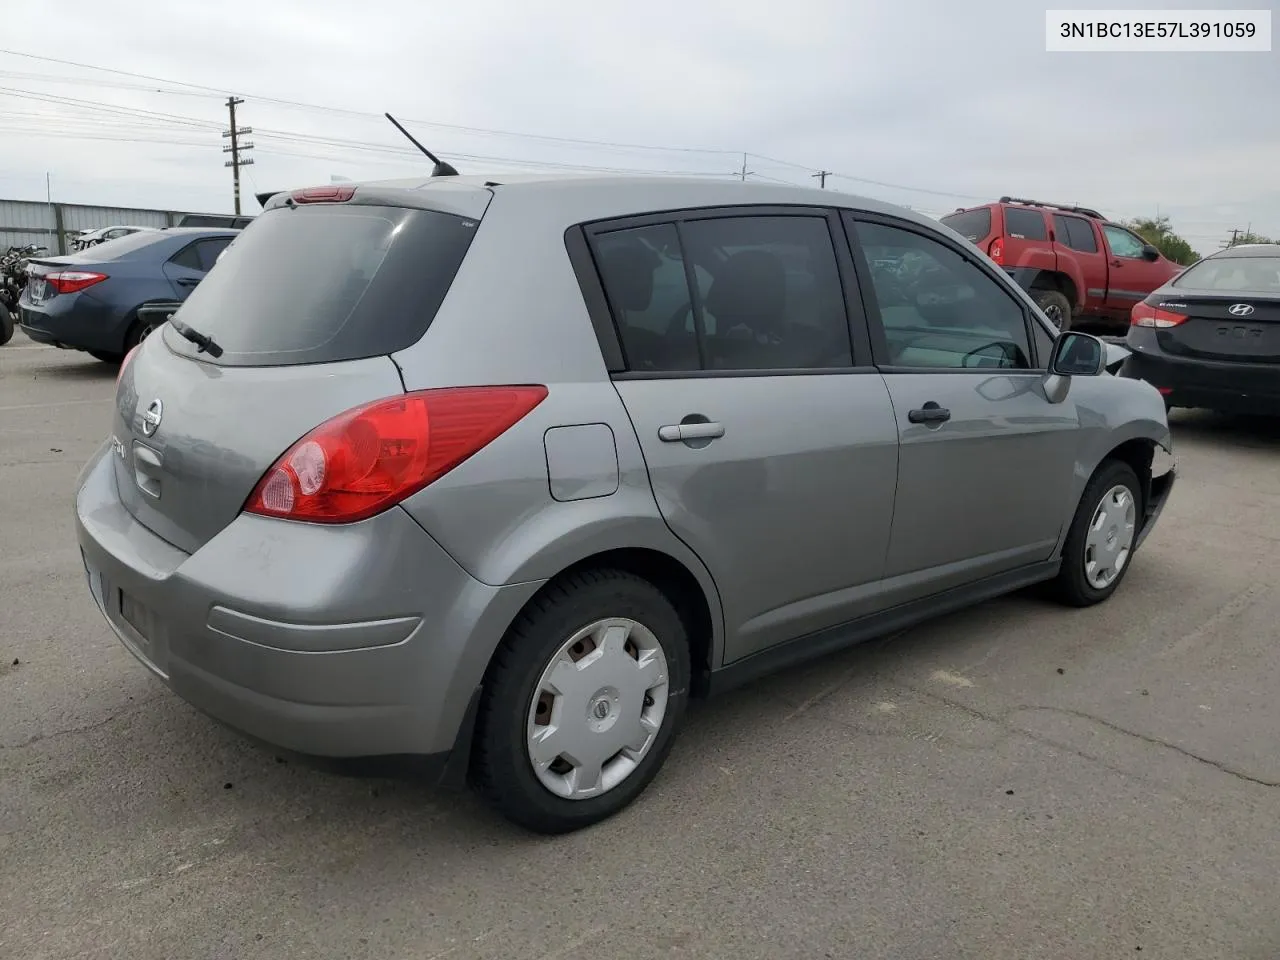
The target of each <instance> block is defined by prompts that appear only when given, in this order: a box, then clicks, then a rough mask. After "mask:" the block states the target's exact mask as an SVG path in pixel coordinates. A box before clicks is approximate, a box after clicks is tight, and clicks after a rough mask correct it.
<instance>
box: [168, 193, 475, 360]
mask: <svg viewBox="0 0 1280 960" xmlns="http://www.w3.org/2000/svg"><path fill="white" fill-rule="evenodd" d="M476 227H477V224H476V222H475V221H474V220H465V219H463V218H461V217H455V216H452V215H449V214H444V213H434V212H429V211H425V210H404V209H400V208H397V207H373V206H362V205H356V204H352V205H349V206H340V205H329V204H326V205H324V206H317V207H307V206H302V207H295V208H288V207H280V208H276V209H273V210H271V211H269V212H267V213H264V214H262V215H261V216H259V217H258V218H256V219H255V220H254V222H253V225H252V226H251V227H249V228H248V229H246V230H245V231H244V232H243V233H241V234H240V235H239V236H238V237H237V238H236V242H235V243H234V244H232V245H231V246H228V247H227V248H226V256H224V257H223V258H222V260H221V263H220V264H219V269H217V270H215V271H213V272H212V273H210V274H209V275H208V277H206V278H205V279H204V281H202V282H201V284H200V285H199V286H198V287H196V289H195V290H194V291H193V292H192V294H191V296H190V297H189V298H188V299H187V301H186V303H185V304H184V305H183V308H182V316H181V319H182V320H183V321H185V322H186V323H187V324H189V325H190V326H192V327H193V328H195V329H196V330H199V331H200V332H201V333H203V334H206V335H208V336H210V337H212V338H213V339H214V340H215V341H216V342H217V344H218V345H219V346H220V347H222V349H223V351H224V352H223V354H222V356H221V357H219V358H218V359H217V360H216V361H213V362H217V363H220V364H223V365H228V366H270V365H277V364H293V363H322V362H333V361H338V360H356V359H360V358H364V357H374V356H380V355H383V354H388V353H394V352H395V351H397V350H403V349H404V348H405V347H408V346H410V345H411V344H413V343H414V342H416V341H417V340H418V339H419V338H420V337H421V336H422V335H423V333H425V332H426V329H427V327H428V326H429V325H430V323H431V321H432V319H434V317H435V314H436V310H437V309H439V307H440V303H441V302H442V301H443V300H444V296H445V294H446V293H447V292H448V290H449V287H450V285H451V284H452V283H453V278H454V275H455V274H456V273H457V271H458V267H459V266H461V264H462V259H463V257H465V256H466V252H467V249H468V247H469V246H470V244H471V238H472V237H473V236H474V234H475V231H476ZM165 342H166V343H167V344H168V345H169V346H170V348H172V349H173V350H176V351H178V352H181V353H185V354H188V355H192V356H194V355H195V347H194V345H193V344H190V343H188V342H187V341H186V340H185V339H183V338H182V337H179V336H177V335H176V334H174V333H173V332H172V330H169V329H166V330H165ZM201 359H204V360H209V359H210V358H209V356H208V354H202V355H201Z"/></svg>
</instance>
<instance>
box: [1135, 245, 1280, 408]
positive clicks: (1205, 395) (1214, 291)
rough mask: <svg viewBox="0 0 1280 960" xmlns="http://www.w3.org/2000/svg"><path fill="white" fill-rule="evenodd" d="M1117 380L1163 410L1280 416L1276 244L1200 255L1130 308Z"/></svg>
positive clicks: (1279, 284)
mask: <svg viewBox="0 0 1280 960" xmlns="http://www.w3.org/2000/svg"><path fill="white" fill-rule="evenodd" d="M1125 344H1126V346H1127V347H1128V348H1129V350H1130V351H1132V352H1131V354H1130V356H1129V358H1128V359H1127V360H1126V361H1125V364H1124V367H1123V368H1122V373H1121V375H1122V376H1126V377H1132V378H1134V379H1138V380H1146V381H1147V382H1148V383H1150V384H1151V385H1152V386H1154V387H1155V388H1156V389H1157V390H1159V391H1160V392H1161V393H1162V394H1163V395H1164V399H1165V406H1166V407H1170V408H1172V407H1203V408H1206V409H1210V410H1219V411H1222V412H1224V413H1244V414H1265V415H1280V244H1275V243H1266V244H1248V245H1245V244H1241V245H1239V246H1235V247H1228V248H1227V249H1226V250H1223V251H1221V252H1220V253H1215V254H1213V255H1212V256H1209V257H1205V259H1203V260H1201V261H1200V262H1199V263H1196V264H1194V265H1193V266H1191V267H1188V268H1187V269H1186V270H1184V271H1183V272H1182V273H1180V274H1178V276H1176V277H1174V278H1173V280H1171V281H1169V282H1168V283H1166V284H1165V285H1164V286H1162V287H1160V288H1159V289H1158V290H1156V291H1155V292H1154V293H1153V294H1151V296H1149V297H1147V298H1146V299H1145V300H1144V301H1142V302H1141V303H1139V304H1137V305H1135V306H1134V308H1133V313H1132V316H1131V318H1130V326H1129V333H1128V336H1127V337H1126V338H1125Z"/></svg>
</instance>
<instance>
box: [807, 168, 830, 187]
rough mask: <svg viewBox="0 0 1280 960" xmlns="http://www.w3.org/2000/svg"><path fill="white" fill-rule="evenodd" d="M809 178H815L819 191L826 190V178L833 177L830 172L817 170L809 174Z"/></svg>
mask: <svg viewBox="0 0 1280 960" xmlns="http://www.w3.org/2000/svg"><path fill="white" fill-rule="evenodd" d="M810 176H811V177H817V178H818V186H819V187H820V188H821V189H823V190H825V189H827V177H830V176H833V174H832V173H831V171H830V170H819V171H818V172H817V173H811V174H810Z"/></svg>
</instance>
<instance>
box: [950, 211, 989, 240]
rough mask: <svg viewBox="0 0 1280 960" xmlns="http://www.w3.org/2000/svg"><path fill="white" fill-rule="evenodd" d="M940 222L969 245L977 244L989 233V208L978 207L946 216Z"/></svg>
mask: <svg viewBox="0 0 1280 960" xmlns="http://www.w3.org/2000/svg"><path fill="white" fill-rule="evenodd" d="M942 222H943V223H945V224H946V225H947V226H948V227H950V228H951V229H952V230H954V231H955V232H956V233H958V234H960V236H962V237H964V238H965V239H966V240H968V241H969V242H970V243H978V242H979V241H981V240H985V239H986V238H987V236H988V235H990V233H991V208H990V207H978V208H977V209H974V210H965V211H964V212H962V213H952V214H948V215H947V216H945V217H943V218H942Z"/></svg>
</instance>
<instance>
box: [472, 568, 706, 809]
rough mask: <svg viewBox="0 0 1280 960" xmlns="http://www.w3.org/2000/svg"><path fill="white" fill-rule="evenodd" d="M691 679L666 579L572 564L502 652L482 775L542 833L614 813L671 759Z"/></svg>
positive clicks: (487, 791)
mask: <svg viewBox="0 0 1280 960" xmlns="http://www.w3.org/2000/svg"><path fill="white" fill-rule="evenodd" d="M688 688H689V644H688V638H687V635H686V631H685V627H684V624H683V622H682V621H681V619H680V616H679V614H678V613H677V612H676V610H675V608H674V607H673V606H672V604H671V602H670V601H669V600H668V599H667V598H666V597H665V596H664V595H663V593H662V592H661V591H660V590H658V588H657V587H655V586H654V585H653V584H651V583H649V582H648V581H647V580H643V579H641V578H639V577H637V576H635V575H633V574H630V573H626V572H624V571H621V570H592V571H586V572H583V573H578V574H573V575H571V576H568V577H566V578H564V579H563V580H562V581H560V582H559V583H556V584H553V585H552V586H550V587H549V588H547V590H546V591H545V592H544V593H543V594H542V595H541V596H540V597H538V598H537V599H536V600H534V601H533V603H531V604H530V606H529V608H528V609H527V610H526V611H525V612H524V613H523V614H521V616H520V618H519V619H518V620H517V621H516V623H515V624H514V625H513V626H512V628H511V630H510V631H509V633H508V635H507V637H506V638H504V640H503V642H502V645H501V646H500V647H499V649H498V652H497V653H496V654H495V655H494V660H493V664H492V665H491V667H490V669H489V674H488V676H487V677H486V680H485V692H484V697H483V700H482V702H481V706H480V713H479V715H478V717H477V725H476V740H475V753H474V757H473V761H474V762H473V765H472V777H473V780H474V782H475V785H476V787H477V788H478V789H479V791H480V792H481V794H482V795H484V796H485V797H486V799H488V800H489V802H490V803H492V804H493V805H494V806H495V807H496V808H497V809H498V811H499V812H501V813H502V814H503V815H504V816H505V817H507V818H508V819H509V820H512V821H513V822H515V823H517V824H520V825H521V826H523V827H526V828H528V829H530V830H534V831H536V832H539V833H565V832H567V831H570V830H576V829H579V828H581V827H585V826H589V825H590V824H593V823H597V822H599V821H601V820H604V819H606V818H608V817H610V816H613V815H614V814H615V813H617V812H618V811H620V810H622V809H623V808H624V807H626V806H627V805H628V804H629V803H631V801H632V800H634V799H635V798H636V797H637V796H639V795H640V793H641V792H642V791H643V790H644V789H645V787H646V786H648V784H649V782H650V781H651V780H652V779H653V777H654V776H655V775H656V774H657V772H658V769H659V768H660V767H661V766H662V764H663V761H665V760H666V757H667V753H668V752H669V751H670V749H671V744H672V742H673V739H674V737H675V734H676V729H677V726H678V725H679V722H680V719H681V717H682V715H683V713H684V708H685V703H686V700H687V697H688Z"/></svg>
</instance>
